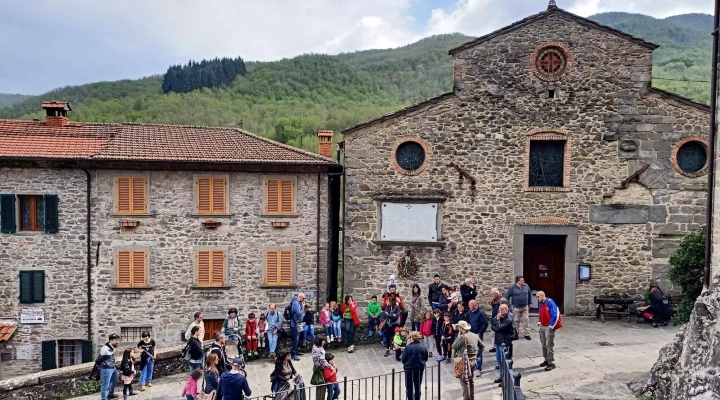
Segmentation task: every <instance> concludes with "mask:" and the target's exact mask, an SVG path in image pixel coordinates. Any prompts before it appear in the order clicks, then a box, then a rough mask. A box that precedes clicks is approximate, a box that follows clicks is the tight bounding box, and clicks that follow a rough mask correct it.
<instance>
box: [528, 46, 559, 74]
mask: <svg viewBox="0 0 720 400" xmlns="http://www.w3.org/2000/svg"><path fill="white" fill-rule="evenodd" d="M535 67H536V68H537V71H538V73H539V74H540V75H542V76H545V77H547V79H552V78H556V77H558V76H560V75H562V73H563V72H565V68H567V57H566V56H565V52H564V51H563V50H562V49H561V48H559V47H546V48H544V49H542V50H540V52H539V53H538V55H537V57H536V58H535Z"/></svg>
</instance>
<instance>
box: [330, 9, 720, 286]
mask: <svg viewBox="0 0 720 400" xmlns="http://www.w3.org/2000/svg"><path fill="white" fill-rule="evenodd" d="M718 1H720V0H718ZM341 154H342V162H340V155H341ZM337 160H338V162H339V163H340V165H342V205H341V206H342V211H341V212H340V215H341V216H342V247H341V248H340V251H342V257H341V259H342V267H343V268H342V291H343V293H342V295H344V294H345V246H346V244H345V207H346V204H347V199H346V198H345V187H346V186H347V184H346V180H347V174H346V173H345V171H346V170H345V141H344V140H343V141H341V142H340V143H338V149H337ZM342 295H341V296H340V299H342V298H343V297H344V296H342Z"/></svg>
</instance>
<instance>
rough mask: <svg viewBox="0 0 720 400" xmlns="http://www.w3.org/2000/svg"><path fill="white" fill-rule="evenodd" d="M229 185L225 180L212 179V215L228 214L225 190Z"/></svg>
mask: <svg viewBox="0 0 720 400" xmlns="http://www.w3.org/2000/svg"><path fill="white" fill-rule="evenodd" d="M226 186H227V184H226V181H225V179H224V178H213V179H212V213H213V214H226V213H227V212H226V211H225V210H226V207H225V197H226V196H225V188H226Z"/></svg>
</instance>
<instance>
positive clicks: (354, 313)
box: [340, 302, 360, 326]
mask: <svg viewBox="0 0 720 400" xmlns="http://www.w3.org/2000/svg"><path fill="white" fill-rule="evenodd" d="M350 314H352V319H353V323H354V324H355V326H358V325H360V318H358V315H357V304H355V303H353V304H350ZM340 315H341V316H342V318H345V303H344V302H343V303H342V305H341V306H340Z"/></svg>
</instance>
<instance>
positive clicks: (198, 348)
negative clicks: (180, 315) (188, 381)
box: [183, 326, 204, 372]
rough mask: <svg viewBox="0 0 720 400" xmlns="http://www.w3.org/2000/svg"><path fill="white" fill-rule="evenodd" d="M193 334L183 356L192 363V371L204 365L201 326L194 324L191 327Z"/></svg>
mask: <svg viewBox="0 0 720 400" xmlns="http://www.w3.org/2000/svg"><path fill="white" fill-rule="evenodd" d="M190 334H191V335H192V336H191V337H190V339H188V341H187V344H186V345H185V348H184V349H183V357H184V358H185V360H187V362H188V364H189V365H190V372H192V371H194V370H196V369H198V368H200V367H202V363H203V356H204V354H203V345H202V342H201V341H200V327H199V326H193V327H192V328H191V329H190Z"/></svg>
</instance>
